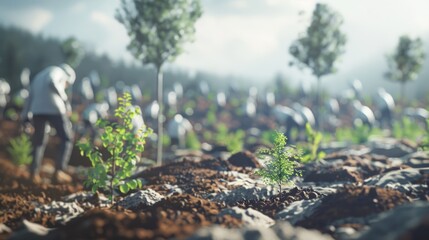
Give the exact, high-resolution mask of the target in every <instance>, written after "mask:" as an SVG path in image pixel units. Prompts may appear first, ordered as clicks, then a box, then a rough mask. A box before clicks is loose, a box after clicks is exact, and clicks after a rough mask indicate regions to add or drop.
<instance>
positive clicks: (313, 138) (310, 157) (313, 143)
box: [301, 123, 326, 163]
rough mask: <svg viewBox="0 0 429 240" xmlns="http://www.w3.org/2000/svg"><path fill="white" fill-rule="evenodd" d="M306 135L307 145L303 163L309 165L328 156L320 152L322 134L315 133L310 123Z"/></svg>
mask: <svg viewBox="0 0 429 240" xmlns="http://www.w3.org/2000/svg"><path fill="white" fill-rule="evenodd" d="M305 133H306V135H307V144H306V145H305V147H303V153H302V157H301V161H302V162H303V163H307V162H310V161H315V160H317V159H322V158H324V157H325V156H326V154H325V152H319V147H320V144H321V142H322V139H323V135H322V133H321V132H318V131H315V130H314V129H313V128H312V127H311V125H310V124H309V123H307V124H306V125H305Z"/></svg>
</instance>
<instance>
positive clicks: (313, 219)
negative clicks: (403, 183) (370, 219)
mask: <svg viewBox="0 0 429 240" xmlns="http://www.w3.org/2000/svg"><path fill="white" fill-rule="evenodd" d="M409 201H410V199H409V198H408V197H407V196H406V195H404V194H402V193H401V192H399V191H396V190H393V189H385V188H379V187H372V186H359V187H358V186H346V187H345V188H343V189H341V190H339V191H338V192H337V193H335V194H332V195H329V196H327V197H325V198H323V200H322V204H321V205H320V206H319V207H318V209H317V210H316V212H314V213H313V214H312V215H311V216H310V217H308V218H307V219H304V220H302V221H300V222H298V223H297V225H299V226H303V227H306V228H316V229H319V230H325V229H324V228H325V227H326V226H327V225H328V224H329V223H331V222H333V221H334V220H338V219H343V218H347V217H365V216H369V215H372V214H376V213H380V212H384V211H387V210H389V209H392V208H394V207H396V206H398V205H401V204H404V203H407V202H409Z"/></svg>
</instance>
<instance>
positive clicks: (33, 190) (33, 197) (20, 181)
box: [0, 159, 82, 230]
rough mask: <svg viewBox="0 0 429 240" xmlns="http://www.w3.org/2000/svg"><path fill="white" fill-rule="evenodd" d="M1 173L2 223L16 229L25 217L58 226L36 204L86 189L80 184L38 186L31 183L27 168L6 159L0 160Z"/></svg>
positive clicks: (45, 224)
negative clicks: (38, 210)
mask: <svg viewBox="0 0 429 240" xmlns="http://www.w3.org/2000/svg"><path fill="white" fill-rule="evenodd" d="M0 176H1V178H0V223H4V224H5V225H6V226H8V227H10V228H11V229H12V230H16V229H17V228H19V226H20V225H21V222H22V220H24V219H27V220H29V221H32V222H36V223H39V224H42V225H44V226H48V227H52V226H54V225H55V221H54V217H53V216H49V215H41V214H40V213H39V214H35V213H34V212H33V210H34V207H35V205H34V204H35V203H39V204H45V203H49V202H51V201H53V200H60V199H61V198H62V197H63V196H66V195H68V194H71V193H74V192H77V191H80V190H82V186H81V185H80V184H74V185H51V184H49V185H48V184H40V185H36V184H34V183H32V182H31V180H30V179H29V174H28V172H27V171H26V170H25V169H23V168H20V167H17V166H15V165H14V164H12V163H11V162H10V161H8V160H5V159H0Z"/></svg>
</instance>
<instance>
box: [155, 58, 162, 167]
mask: <svg viewBox="0 0 429 240" xmlns="http://www.w3.org/2000/svg"><path fill="white" fill-rule="evenodd" d="M156 73H157V81H156V82H157V92H158V94H157V97H158V106H159V111H158V151H157V154H156V163H157V165H158V166H160V165H161V164H162V138H163V135H164V134H163V129H162V120H163V119H162V112H163V108H164V104H163V99H162V90H163V76H162V71H161V66H157V67H156Z"/></svg>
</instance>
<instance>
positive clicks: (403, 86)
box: [401, 81, 405, 109]
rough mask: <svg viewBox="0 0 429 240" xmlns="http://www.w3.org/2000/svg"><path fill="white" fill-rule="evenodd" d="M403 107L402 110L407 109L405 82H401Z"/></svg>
mask: <svg viewBox="0 0 429 240" xmlns="http://www.w3.org/2000/svg"><path fill="white" fill-rule="evenodd" d="M401 105H402V109H404V108H405V81H402V82H401Z"/></svg>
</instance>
